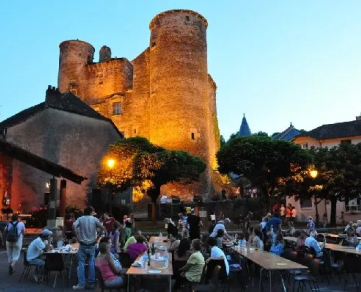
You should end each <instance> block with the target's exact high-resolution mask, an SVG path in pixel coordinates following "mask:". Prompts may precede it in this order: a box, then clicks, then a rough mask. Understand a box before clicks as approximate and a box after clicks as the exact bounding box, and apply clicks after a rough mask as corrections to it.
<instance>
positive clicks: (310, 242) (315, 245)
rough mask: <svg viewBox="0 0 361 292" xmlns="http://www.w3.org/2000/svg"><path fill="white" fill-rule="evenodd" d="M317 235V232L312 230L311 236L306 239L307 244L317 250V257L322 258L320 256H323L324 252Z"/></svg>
mask: <svg viewBox="0 0 361 292" xmlns="http://www.w3.org/2000/svg"><path fill="white" fill-rule="evenodd" d="M316 236H317V232H316V231H312V232H311V233H310V236H309V237H307V238H306V240H305V246H307V247H308V248H313V249H314V250H315V253H316V257H317V258H320V257H322V256H323V252H322V248H321V246H320V245H319V243H318V242H317V240H316V239H315V237H316Z"/></svg>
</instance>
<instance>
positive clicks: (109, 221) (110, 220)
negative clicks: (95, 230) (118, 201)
mask: <svg viewBox="0 0 361 292" xmlns="http://www.w3.org/2000/svg"><path fill="white" fill-rule="evenodd" d="M114 222H115V219H114V217H111V216H109V214H108V213H104V215H103V226H104V227H105V229H106V230H107V235H109V234H110V233H111V232H112V231H113V229H114Z"/></svg>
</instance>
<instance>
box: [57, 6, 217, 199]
mask: <svg viewBox="0 0 361 292" xmlns="http://www.w3.org/2000/svg"><path fill="white" fill-rule="evenodd" d="M207 25H208V23H207V20H206V19H205V18H204V17H203V16H202V15H200V14H198V13H196V12H194V11H190V10H171V11H166V12H163V13H160V14H158V15H157V16H156V17H154V18H153V20H152V21H151V22H150V25H149V28H150V31H151V36H150V43H149V47H148V48H146V49H145V50H144V51H143V52H142V53H141V54H140V55H139V56H138V57H136V58H135V59H134V60H132V61H129V60H127V59H126V58H112V56H111V49H110V48H109V47H106V46H103V47H102V48H101V49H100V52H99V62H93V59H94V53H95V49H94V47H93V46H92V45H91V44H89V43H87V42H84V41H80V40H69V41H64V42H62V43H61V44H60V59H59V75H58V87H59V90H60V92H61V93H65V92H68V91H70V92H72V93H73V94H74V95H76V96H78V97H79V98H80V99H82V100H83V101H84V102H86V103H87V104H88V105H90V106H91V107H92V108H93V109H95V110H96V111H97V112H99V113H100V114H102V115H103V116H105V117H107V118H110V119H111V120H112V121H113V123H114V124H115V125H116V127H117V128H118V129H119V131H120V132H121V133H122V134H123V135H124V137H126V138H127V137H134V136H142V137H145V138H147V139H148V140H150V141H151V142H152V143H154V144H157V145H160V146H163V147H165V148H167V149H175V150H185V151H188V152H189V153H191V154H192V155H196V156H199V157H201V158H202V159H203V160H204V161H205V162H206V163H207V165H208V168H207V170H206V172H205V173H204V175H202V177H201V182H200V183H196V184H193V185H191V186H190V187H186V186H181V185H176V184H170V185H168V186H167V187H166V188H165V189H164V190H163V189H162V191H166V192H167V193H169V194H172V195H180V196H182V197H184V196H187V195H189V198H191V197H193V195H209V194H210V193H212V192H213V191H214V184H213V182H212V177H213V172H214V170H215V169H216V167H217V163H216V156H215V154H216V152H217V151H218V149H219V147H220V145H219V143H220V134H219V129H218V122H217V110H216V84H215V82H214V81H213V79H212V77H211V75H209V74H208V68H207V39H206V31H207Z"/></svg>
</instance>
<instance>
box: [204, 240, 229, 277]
mask: <svg viewBox="0 0 361 292" xmlns="http://www.w3.org/2000/svg"><path fill="white" fill-rule="evenodd" d="M207 243H208V246H209V247H210V248H211V254H210V257H209V258H208V259H207V261H206V263H207V264H208V263H209V262H210V260H223V261H224V266H225V268H226V273H227V275H229V264H228V260H227V257H226V255H225V254H224V252H223V250H221V249H220V248H219V247H218V246H217V240H216V239H215V238H214V237H210V238H208V241H207Z"/></svg>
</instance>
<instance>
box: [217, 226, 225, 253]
mask: <svg viewBox="0 0 361 292" xmlns="http://www.w3.org/2000/svg"><path fill="white" fill-rule="evenodd" d="M223 235H224V230H223V229H218V231H217V236H216V240H217V246H218V247H219V248H222V247H223Z"/></svg>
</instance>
